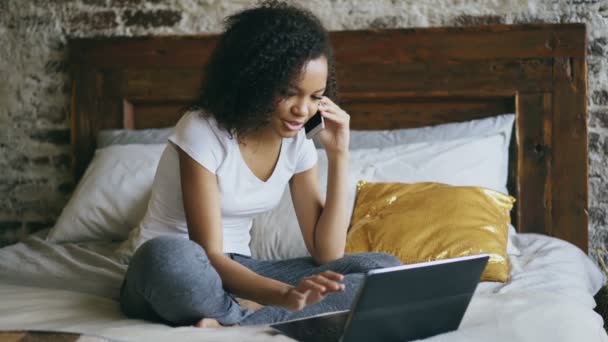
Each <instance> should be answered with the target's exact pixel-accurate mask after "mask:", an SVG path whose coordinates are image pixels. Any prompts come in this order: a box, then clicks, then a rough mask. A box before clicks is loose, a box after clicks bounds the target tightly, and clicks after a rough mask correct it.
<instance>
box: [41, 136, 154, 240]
mask: <svg viewBox="0 0 608 342" xmlns="http://www.w3.org/2000/svg"><path fill="white" fill-rule="evenodd" d="M165 146H166V144H159V145H115V146H110V147H106V148H102V149H99V150H97V151H96V152H95V156H94V158H93V161H92V162H91V164H90V165H89V167H88V168H87V170H86V172H85V173H84V175H83V177H82V179H81V180H80V182H79V183H78V186H77V187H76V190H75V191H74V193H73V194H72V197H71V198H70V200H69V201H68V203H67V205H66V206H65V208H64V209H63V211H62V212H61V215H60V216H59V218H58V219H57V223H56V224H55V226H54V227H53V228H52V229H51V230H50V231H49V234H48V236H47V240H48V241H52V242H80V241H93V240H124V239H126V238H127V236H128V234H129V231H130V230H131V229H132V228H134V227H135V226H136V225H137V224H138V223H139V221H140V220H141V218H142V217H143V215H144V214H145V210H146V207H147V204H148V199H149V197H150V190H151V189H152V182H153V181H154V174H155V172H156V167H157V165H158V161H159V160H160V156H161V154H162V151H163V149H164V148H165Z"/></svg>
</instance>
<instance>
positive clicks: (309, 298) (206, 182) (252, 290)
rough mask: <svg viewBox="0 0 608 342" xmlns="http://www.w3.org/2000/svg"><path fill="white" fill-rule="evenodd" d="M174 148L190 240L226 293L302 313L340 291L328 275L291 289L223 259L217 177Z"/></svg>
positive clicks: (333, 276)
mask: <svg viewBox="0 0 608 342" xmlns="http://www.w3.org/2000/svg"><path fill="white" fill-rule="evenodd" d="M176 148H177V150H178V154H179V165H180V180H181V187H182V196H183V202H184V210H185V213H186V221H187V224H188V234H189V237H190V240H192V241H194V242H196V243H198V244H199V245H201V246H202V247H203V248H204V249H205V252H206V253H207V256H208V258H209V261H210V262H211V264H212V265H213V267H214V268H215V269H216V270H217V272H218V274H219V275H220V278H221V279H222V283H223V285H224V287H225V288H226V289H227V290H228V291H229V292H231V293H233V294H235V295H236V296H238V297H241V298H245V299H250V300H253V301H256V302H258V303H261V304H264V305H277V306H283V307H286V308H289V309H292V310H301V309H302V308H303V307H304V306H305V305H308V304H312V303H316V302H318V301H320V300H322V299H323V298H324V297H325V296H326V295H327V293H329V292H334V291H339V290H341V289H342V288H343V287H342V286H340V285H339V284H338V283H337V282H336V281H338V280H341V276H340V275H338V274H332V273H331V272H330V273H327V274H322V275H316V276H313V277H309V278H306V279H303V280H302V281H300V283H299V284H298V285H297V286H296V287H293V286H291V285H288V284H285V283H282V282H279V281H276V280H273V279H270V278H266V277H262V276H260V275H258V274H256V273H255V272H253V271H251V270H250V269H248V268H247V267H245V266H243V265H241V264H239V263H238V262H236V261H234V260H232V259H230V258H229V257H227V256H225V255H224V253H223V235H222V222H221V208H220V196H219V189H218V186H217V177H216V176H215V174H213V173H212V172H210V171H209V170H207V169H205V168H204V167H202V166H201V165H200V164H198V163H197V162H196V161H194V160H193V159H192V158H191V157H190V156H188V154H186V153H185V152H183V151H182V150H181V149H180V148H179V147H177V146H176Z"/></svg>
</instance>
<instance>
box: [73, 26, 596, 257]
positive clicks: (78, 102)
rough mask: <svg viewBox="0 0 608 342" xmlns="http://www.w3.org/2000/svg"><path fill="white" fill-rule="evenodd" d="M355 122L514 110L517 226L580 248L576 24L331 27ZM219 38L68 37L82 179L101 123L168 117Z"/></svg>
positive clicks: (583, 176)
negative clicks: (352, 28)
mask: <svg viewBox="0 0 608 342" xmlns="http://www.w3.org/2000/svg"><path fill="white" fill-rule="evenodd" d="M331 38H332V42H333V45H334V48H335V53H336V60H337V65H336V68H337V74H338V84H339V87H340V103H341V105H342V107H343V108H345V110H347V111H348V112H349V113H350V114H351V128H352V129H360V130H361V129H394V128H406V127H418V126H425V125H435V124H440V123H447V122H456V121H466V120H471V119H476V118H482V117H487V116H493V115H497V114H502V113H513V112H515V113H516V128H515V132H516V134H514V136H513V139H512V144H511V153H510V172H509V191H510V193H511V194H512V195H513V196H515V197H516V198H517V204H516V208H514V210H513V216H512V218H513V222H514V224H515V226H516V227H517V228H518V230H519V231H520V232H535V233H541V234H547V235H552V236H556V237H559V238H562V239H565V240H567V241H570V242H572V243H573V244H575V245H577V246H578V247H580V248H581V249H582V250H583V251H585V252H586V251H587V246H588V226H587V224H588V223H587V221H588V216H587V163H588V157H587V118H586V112H587V109H586V104H587V68H586V62H585V57H586V33H585V26H584V24H557V25H553V24H540V25H492V26H482V27H466V28H429V29H426V28H425V29H394V30H362V31H342V32H332V33H331ZM215 41H216V36H214V35H206V36H186V37H184V36H182V37H145V38H96V39H75V40H71V41H70V42H69V48H70V63H71V65H72V66H73V69H72V76H73V78H72V79H73V84H72V98H71V101H72V102H71V124H72V144H73V147H74V172H75V177H76V179H78V178H79V177H80V175H81V174H82V173H83V172H84V170H85V168H86V167H87V165H88V163H89V162H90V160H91V158H92V155H93V152H94V150H95V137H96V134H97V132H98V131H99V130H101V129H116V128H128V129H140V128H151V127H166V126H171V125H174V124H175V122H176V121H177V120H178V118H179V116H180V109H181V108H183V107H184V106H185V105H187V104H188V103H189V102H191V101H193V100H194V99H195V98H196V97H197V94H198V91H199V86H200V83H201V77H202V70H201V67H202V66H203V65H204V64H205V63H206V61H207V59H208V57H209V54H210V51H211V50H212V48H213V47H214V45H215Z"/></svg>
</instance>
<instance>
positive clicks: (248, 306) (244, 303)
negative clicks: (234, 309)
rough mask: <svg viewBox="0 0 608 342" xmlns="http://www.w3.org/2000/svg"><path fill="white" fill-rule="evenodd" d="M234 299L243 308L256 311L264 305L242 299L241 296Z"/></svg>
mask: <svg viewBox="0 0 608 342" xmlns="http://www.w3.org/2000/svg"><path fill="white" fill-rule="evenodd" d="M236 300H237V301H238V302H239V305H240V306H241V307H243V308H245V309H249V310H253V311H257V310H260V309H261V308H263V307H264V305H262V304H260V303H257V302H254V301H252V300H248V299H243V298H237V299H236Z"/></svg>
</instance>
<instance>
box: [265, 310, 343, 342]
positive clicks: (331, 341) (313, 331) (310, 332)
mask: <svg viewBox="0 0 608 342" xmlns="http://www.w3.org/2000/svg"><path fill="white" fill-rule="evenodd" d="M347 318H348V312H341V313H337V314H333V315H325V316H319V317H311V318H308V319H303V320H299V321H292V322H287V323H282V324H276V325H274V326H273V327H274V328H275V329H278V330H280V331H281V332H283V333H284V334H285V335H287V336H290V337H293V338H295V339H296V340H298V341H301V342H308V341H311V342H312V341H315V342H338V341H339V340H340V337H341V336H342V334H343V332H344V325H345V324H346V319H347Z"/></svg>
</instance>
